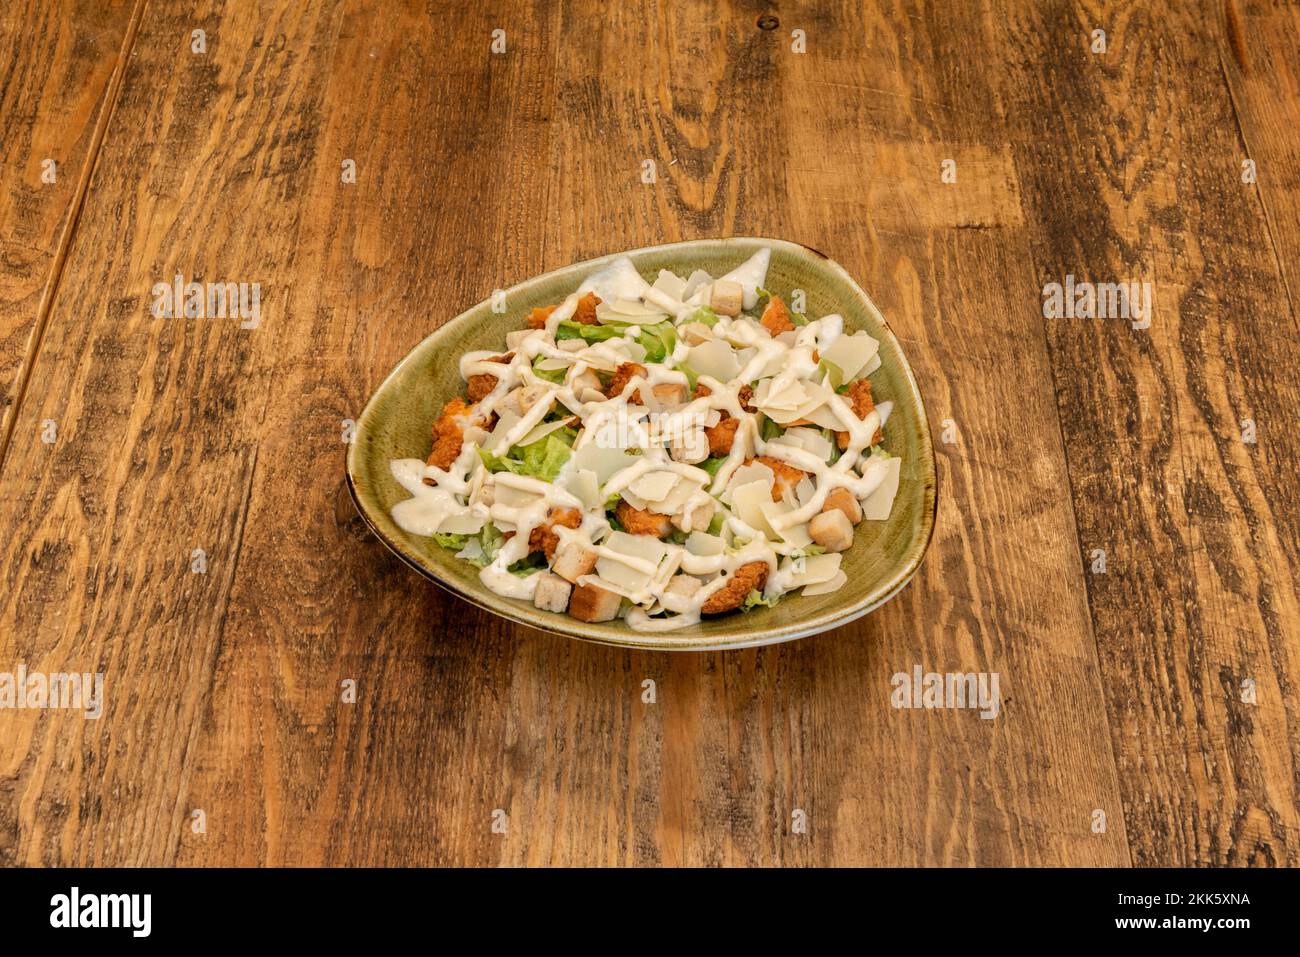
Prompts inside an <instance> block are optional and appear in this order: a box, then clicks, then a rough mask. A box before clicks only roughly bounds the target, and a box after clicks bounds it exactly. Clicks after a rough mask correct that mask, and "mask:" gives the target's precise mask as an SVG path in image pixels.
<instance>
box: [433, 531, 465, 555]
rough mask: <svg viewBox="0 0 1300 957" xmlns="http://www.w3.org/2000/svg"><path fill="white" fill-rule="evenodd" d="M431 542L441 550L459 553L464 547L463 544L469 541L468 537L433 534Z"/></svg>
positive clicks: (440, 533) (443, 533)
mask: <svg viewBox="0 0 1300 957" xmlns="http://www.w3.org/2000/svg"><path fill="white" fill-rule="evenodd" d="M433 540H434V541H435V542H437V543H438V544H439V545H441V546H442V547H443V548H450V549H451V550H452V551H456V552H458V551H460V550H461V549H462V548H464V547H465V543H466V542H468V541H469V540H470V536H469V535H456V534H453V533H451V532H434V533H433Z"/></svg>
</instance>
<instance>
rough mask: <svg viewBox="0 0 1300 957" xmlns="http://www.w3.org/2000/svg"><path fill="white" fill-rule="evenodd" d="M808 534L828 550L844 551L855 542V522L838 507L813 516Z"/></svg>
mask: <svg viewBox="0 0 1300 957" xmlns="http://www.w3.org/2000/svg"><path fill="white" fill-rule="evenodd" d="M808 535H809V537H810V538H812V540H813V541H814V542H816V543H817V544H818V545H820V546H821V547H822V548H824V549H826V551H828V552H842V551H844V550H845V549H846V548H848V547H849V546H850V545H852V544H853V523H852V522H850V521H849V519H848V516H847V515H845V514H844V513H843V512H841V511H840V510H839V509H838V508H833V509H831V510H830V511H829V512H822V513H820V514H818V515H814V516H813V520H812V521H811V522H809V523H808Z"/></svg>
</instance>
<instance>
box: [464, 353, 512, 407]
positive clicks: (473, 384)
mask: <svg viewBox="0 0 1300 957" xmlns="http://www.w3.org/2000/svg"><path fill="white" fill-rule="evenodd" d="M514 357H515V354H514V353H513V352H507V353H506V354H505V355H501V356H492V357H491V358H489V359H488V360H487V361H488V362H504V363H508V362H510V361H511V360H512V359H514ZM467 386H468V394H469V400H470V401H471V402H481V401H482V400H483V398H484V397H485V396H486V395H487V394H488V393H489V392H491V391H492V390H493V389H495V388H496V387H497V377H496V376H494V375H493V374H492V373H491V372H483V373H480V374H479V375H472V376H470V377H469V379H468V381H467Z"/></svg>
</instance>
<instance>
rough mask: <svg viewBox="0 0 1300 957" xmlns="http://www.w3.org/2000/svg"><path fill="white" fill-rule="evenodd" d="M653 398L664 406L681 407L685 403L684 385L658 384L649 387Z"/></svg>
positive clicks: (676, 383) (677, 383)
mask: <svg viewBox="0 0 1300 957" xmlns="http://www.w3.org/2000/svg"><path fill="white" fill-rule="evenodd" d="M650 391H651V392H653V393H654V397H655V398H656V399H658V400H659V401H660V402H661V403H662V404H664V405H681V404H682V403H683V402H685V401H686V383H684V382H660V383H659V384H658V385H654V386H651V387H650Z"/></svg>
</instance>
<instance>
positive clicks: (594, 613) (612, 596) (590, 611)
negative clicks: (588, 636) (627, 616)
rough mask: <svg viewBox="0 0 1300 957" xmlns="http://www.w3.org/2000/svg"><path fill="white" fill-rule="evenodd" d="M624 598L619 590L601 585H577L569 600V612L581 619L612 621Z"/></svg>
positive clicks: (616, 615)
mask: <svg viewBox="0 0 1300 957" xmlns="http://www.w3.org/2000/svg"><path fill="white" fill-rule="evenodd" d="M622 601H623V599H622V597H621V596H620V595H619V594H618V592H612V591H607V590H606V589H604V588H601V587H600V586H599V585H576V586H574V589H573V599H572V600H571V601H570V602H569V614H570V615H572V616H573V617H574V618H577V619H578V620H579V621H612V620H613V619H615V618H617V617H618V608H619V605H620V604H621V603H622Z"/></svg>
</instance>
